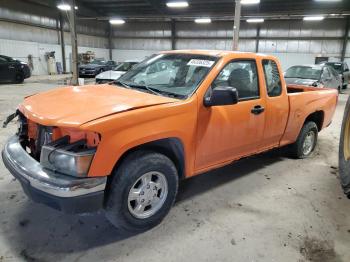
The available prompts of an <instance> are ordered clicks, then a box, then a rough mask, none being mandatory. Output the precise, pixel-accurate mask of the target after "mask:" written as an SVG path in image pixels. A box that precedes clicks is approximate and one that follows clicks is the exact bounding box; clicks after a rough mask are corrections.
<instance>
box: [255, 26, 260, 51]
mask: <svg viewBox="0 0 350 262" xmlns="http://www.w3.org/2000/svg"><path fill="white" fill-rule="evenodd" d="M260 29H261V27H260V25H258V26H257V28H256V40H255V41H256V42H255V53H259V42H260Z"/></svg>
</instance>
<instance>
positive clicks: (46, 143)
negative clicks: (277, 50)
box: [2, 50, 338, 232]
mask: <svg viewBox="0 0 350 262" xmlns="http://www.w3.org/2000/svg"><path fill="white" fill-rule="evenodd" d="M280 68H281V66H280V64H279V62H278V60H277V59H276V58H275V57H273V56H267V55H259V54H253V53H241V52H229V51H203V50H198V51H193V50H190V51H170V52H163V53H160V54H158V55H155V56H152V57H151V58H149V59H147V60H145V61H143V62H142V63H140V64H138V65H137V66H135V67H133V68H132V69H131V70H130V71H128V72H127V73H126V74H124V75H123V76H122V77H121V78H119V79H118V80H116V81H115V82H114V85H110V84H105V85H96V86H89V88H86V87H65V88H57V89H53V90H51V91H48V92H44V93H41V94H36V95H33V96H29V97H27V98H25V100H24V101H23V102H22V103H21V104H20V105H19V107H18V110H17V112H16V113H15V114H14V115H11V116H10V117H9V118H8V120H7V121H6V122H5V126H6V123H8V122H9V121H11V119H14V118H15V117H16V116H18V118H19V129H18V132H17V134H15V135H13V137H12V138H10V139H9V141H8V142H7V143H6V145H5V147H4V150H3V152H2V158H3V161H4V163H5V166H6V167H7V168H8V169H9V171H10V172H11V173H12V174H13V175H14V176H15V177H16V178H18V181H19V182H20V183H21V184H22V187H23V188H24V191H25V192H26V193H27V194H28V196H29V197H31V198H32V199H34V200H35V201H37V202H41V203H44V204H46V205H49V206H51V207H54V208H56V209H59V210H62V211H65V212H69V213H83V212H91V211H97V210H100V209H104V210H105V211H106V212H105V214H106V216H107V218H108V219H109V221H110V222H111V223H112V224H113V225H115V226H116V227H119V228H121V229H124V230H128V231H132V232H142V231H144V230H147V229H150V228H152V227H154V226H155V225H157V224H159V223H160V222H161V221H162V219H163V218H164V217H165V216H166V215H167V213H168V212H169V210H170V208H171V207H172V205H173V203H174V201H175V198H176V194H177V191H178V185H179V181H180V180H181V179H185V178H189V177H193V176H195V175H198V174H201V173H204V172H207V171H208V170H211V169H215V168H218V167H222V166H224V165H226V164H230V163H232V161H235V160H238V159H240V158H243V157H247V156H251V155H255V154H258V153H261V152H264V151H267V150H270V149H272V148H277V147H282V146H286V145H289V146H290V151H291V154H292V155H293V156H294V157H296V158H306V157H308V156H310V155H311V154H312V152H313V151H314V149H315V147H316V144H317V137H318V133H319V132H320V131H321V130H322V129H324V128H326V127H327V126H329V125H330V123H331V121H332V117H333V114H334V112H335V108H336V103H337V99H338V92H337V91H336V90H332V89H320V88H312V87H306V86H297V85H290V86H287V85H286V83H285V80H284V78H283V74H282V72H281V69H280ZM156 70H158V72H155V71H156ZM145 72H146V73H145ZM154 74H158V76H159V77H155V78H154ZM167 74H168V75H172V77H168V78H165V77H164V75H167ZM160 76H161V77H160ZM136 79H143V80H142V81H144V83H152V84H141V83H140V82H136V81H135V80H136ZM87 103H88V108H87Z"/></svg>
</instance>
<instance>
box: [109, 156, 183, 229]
mask: <svg viewBox="0 0 350 262" xmlns="http://www.w3.org/2000/svg"><path fill="white" fill-rule="evenodd" d="M177 189H178V174H177V170H176V167H175V165H174V163H173V162H172V161H171V160H170V159H169V158H168V157H166V156H165V155H162V154H159V153H155V152H152V151H138V152H135V153H132V154H130V155H129V156H127V157H126V158H125V159H124V160H123V162H122V164H121V165H120V167H119V168H118V169H117V170H116V172H115V173H114V174H113V177H112V179H111V181H110V184H109V192H108V193H107V201H106V207H105V209H106V217H107V219H108V220H109V221H110V222H111V223H112V224H113V225H114V226H116V227H117V228H120V229H123V230H126V231H130V232H143V231H146V230H148V229H150V228H152V227H154V226H156V225H158V224H159V223H160V222H161V221H162V220H163V218H164V217H165V216H166V215H167V214H168V212H169V210H170V209H171V207H172V205H173V203H174V201H175V197H176V194H177Z"/></svg>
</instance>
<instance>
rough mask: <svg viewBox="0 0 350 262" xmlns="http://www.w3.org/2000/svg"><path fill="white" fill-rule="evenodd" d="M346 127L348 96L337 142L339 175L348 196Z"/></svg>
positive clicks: (349, 111)
mask: <svg viewBox="0 0 350 262" xmlns="http://www.w3.org/2000/svg"><path fill="white" fill-rule="evenodd" d="M348 128H350V97H349V98H348V102H347V103H346V106H345V112H344V117H343V124H342V127H341V134H340V143H339V176H340V181H341V185H342V187H343V190H344V193H345V194H346V195H347V196H348V197H349V198H350V159H349V158H348V155H349V150H348V149H346V147H345V146H346V144H347V143H348V142H349V133H348V131H349V129H348ZM346 150H347V151H348V152H347V153H346V152H345V151H346ZM346 154H347V155H346Z"/></svg>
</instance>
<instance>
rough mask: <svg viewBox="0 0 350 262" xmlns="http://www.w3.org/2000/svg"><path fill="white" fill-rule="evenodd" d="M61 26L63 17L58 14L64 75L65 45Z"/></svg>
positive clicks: (65, 67)
mask: <svg viewBox="0 0 350 262" xmlns="http://www.w3.org/2000/svg"><path fill="white" fill-rule="evenodd" d="M63 26H64V22H63V16H62V13H60V44H61V52H62V68H63V73H66V72H67V66H66V49H65V43H64V30H63Z"/></svg>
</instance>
